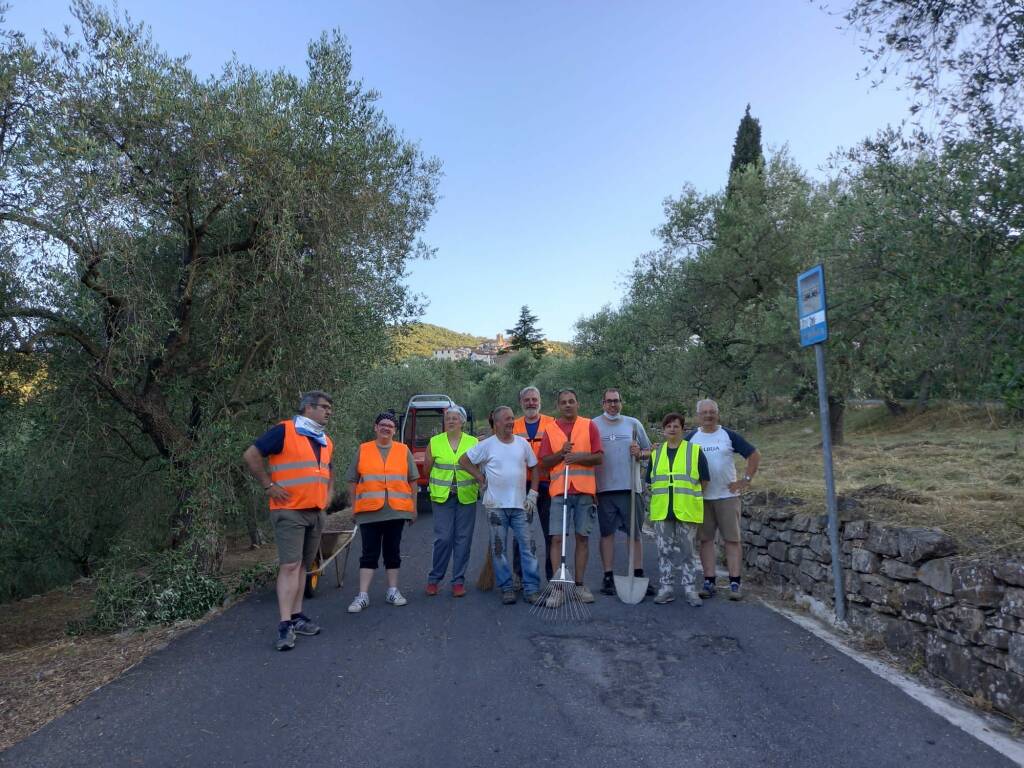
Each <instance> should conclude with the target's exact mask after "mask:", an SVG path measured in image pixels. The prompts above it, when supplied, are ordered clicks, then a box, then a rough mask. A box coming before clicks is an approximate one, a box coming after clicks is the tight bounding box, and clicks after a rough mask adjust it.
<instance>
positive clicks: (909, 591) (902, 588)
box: [894, 582, 934, 624]
mask: <svg viewBox="0 0 1024 768" xmlns="http://www.w3.org/2000/svg"><path fill="white" fill-rule="evenodd" d="M894 598H895V602H898V603H899V610H900V614H901V615H903V616H904V617H905V618H907V619H910V620H911V621H916V622H917V623H918V624H930V623H931V620H932V611H933V610H934V609H933V608H932V606H931V602H930V600H929V594H928V587H926V586H924V584H918V583H915V582H910V583H908V584H898V585H896V586H895V587H894Z"/></svg>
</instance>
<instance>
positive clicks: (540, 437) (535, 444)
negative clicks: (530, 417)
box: [512, 413, 555, 483]
mask: <svg viewBox="0 0 1024 768" xmlns="http://www.w3.org/2000/svg"><path fill="white" fill-rule="evenodd" d="M554 426H555V420H554V419H553V418H552V417H551V416H545V415H544V414H543V413H542V414H541V415H540V424H538V425H537V436H536V437H535V438H533V440H531V439H530V433H529V432H527V431H526V417H525V416H520V417H519V418H518V419H516V423H515V424H513V425H512V431H513V432H514V433H515V434H516V435H517V436H519V437H521V438H523V440H525V441H526V442H528V443H529V444H530V447H531V448H533V455H534V456H537V458H538V459H540V456H538V454H539V453H540V444H541V443H542V442H543V441H544V433H545V432H547V431H548V429H549V428H553V427H554ZM537 469H539V470H540V481H541V482H542V483H546V482H548V480H550V479H551V472H550V470H547V469H543V468H542V467H540V466H538V467H537Z"/></svg>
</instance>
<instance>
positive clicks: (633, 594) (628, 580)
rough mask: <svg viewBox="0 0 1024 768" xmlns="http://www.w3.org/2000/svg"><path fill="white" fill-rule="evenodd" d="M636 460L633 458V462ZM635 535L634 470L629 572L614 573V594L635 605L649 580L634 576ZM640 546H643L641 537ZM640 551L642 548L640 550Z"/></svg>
mask: <svg viewBox="0 0 1024 768" xmlns="http://www.w3.org/2000/svg"><path fill="white" fill-rule="evenodd" d="M633 441H634V442H636V427H634V428H633ZM635 461H636V460H635V459H634V462H635ZM635 536H636V472H630V473H629V540H628V541H627V542H626V549H628V550H629V573H628V575H626V576H620V575H619V574H615V594H617V595H618V596H619V600H621V601H622V602H624V603H626V605H636V604H637V603H639V602H640V601H641V600H643V599H644V595H646V594H647V584H648V582H649V581H650V579H648V578H647V577H646V576H634V575H633V573H634V572H635V568H636V563H635V561H634V559H633V539H634V537H635ZM640 546H641V547H642V546H643V539H642V538H641V541H640ZM641 551H642V550H641Z"/></svg>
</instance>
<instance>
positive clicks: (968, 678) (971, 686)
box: [924, 632, 988, 693]
mask: <svg viewBox="0 0 1024 768" xmlns="http://www.w3.org/2000/svg"><path fill="white" fill-rule="evenodd" d="M924 660H925V666H926V667H927V668H928V671H929V672H931V673H932V674H933V675H935V676H936V677H940V678H942V679H943V680H946V681H948V682H950V683H952V684H953V685H955V686H956V687H957V688H960V689H962V690H964V691H968V692H971V693H973V692H974V691H977V690H979V689H980V688H982V686H983V684H984V677H983V676H984V674H985V671H986V669H987V668H988V665H986V664H985V663H984V662H982V661H979V660H978V659H976V658H974V655H973V654H972V653H971V652H970V649H968V648H962V647H960V646H958V645H955V644H953V643H949V642H946V641H945V640H944V639H943V638H942V637H941V636H940V635H939V633H938V632H929V633H928V637H927V639H926V640H925V644H924Z"/></svg>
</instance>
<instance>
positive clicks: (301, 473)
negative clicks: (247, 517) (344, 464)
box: [268, 419, 334, 509]
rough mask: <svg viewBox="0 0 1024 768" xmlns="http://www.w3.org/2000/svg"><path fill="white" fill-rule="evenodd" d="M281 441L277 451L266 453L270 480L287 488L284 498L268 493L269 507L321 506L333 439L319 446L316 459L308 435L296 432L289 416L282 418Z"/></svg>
mask: <svg viewBox="0 0 1024 768" xmlns="http://www.w3.org/2000/svg"><path fill="white" fill-rule="evenodd" d="M281 424H282V425H283V426H284V445H283V447H282V448H281V452H280V453H276V454H274V455H272V456H270V457H268V461H269V463H270V480H271V482H273V483H275V484H277V485H279V486H280V487H282V488H284V489H285V490H286V491H288V498H287V499H285V500H284V501H278V500H277V499H275V498H274V497H273V496H271V497H270V499H269V501H270V508H271V509H323V508H324V507H326V506H327V501H328V499H327V488H328V486H329V485H330V484H331V469H330V465H331V454H332V453H334V443H333V442H332V441H331V438H329V437H328V438H327V445H322V446H320V461H317V460H316V454H315V453H314V452H313V446H312V445H310V444H309V438H308V437H306V436H305V435H300V434H299V433H298V432H297V431H296V429H295V422H293V421H292V420H291V419H289V420H288V421H282V422H281Z"/></svg>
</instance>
